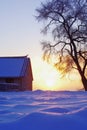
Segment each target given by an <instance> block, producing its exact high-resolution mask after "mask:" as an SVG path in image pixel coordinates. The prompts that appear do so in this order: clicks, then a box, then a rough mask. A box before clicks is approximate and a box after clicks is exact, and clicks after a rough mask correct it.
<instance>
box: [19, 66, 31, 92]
mask: <svg viewBox="0 0 87 130" xmlns="http://www.w3.org/2000/svg"><path fill="white" fill-rule="evenodd" d="M32 81H33V79H32V73H31V67H30V65H28V66H27V69H26V72H25V76H24V77H23V78H22V83H21V85H22V89H24V90H30V91H32Z"/></svg>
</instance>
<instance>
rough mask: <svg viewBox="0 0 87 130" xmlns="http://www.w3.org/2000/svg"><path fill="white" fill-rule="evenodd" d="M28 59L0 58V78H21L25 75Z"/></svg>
mask: <svg viewBox="0 0 87 130" xmlns="http://www.w3.org/2000/svg"><path fill="white" fill-rule="evenodd" d="M27 62H29V58H27V57H26V56H24V57H0V78H3V77H22V76H23V75H24V73H25V70H26V67H27Z"/></svg>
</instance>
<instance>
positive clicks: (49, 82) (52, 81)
mask: <svg viewBox="0 0 87 130" xmlns="http://www.w3.org/2000/svg"><path fill="white" fill-rule="evenodd" d="M45 82H46V86H47V87H48V88H49V89H53V88H54V86H55V84H56V80H55V79H53V78H49V79H47V80H46V81H45Z"/></svg>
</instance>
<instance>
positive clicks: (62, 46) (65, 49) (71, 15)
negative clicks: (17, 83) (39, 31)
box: [36, 0, 87, 91]
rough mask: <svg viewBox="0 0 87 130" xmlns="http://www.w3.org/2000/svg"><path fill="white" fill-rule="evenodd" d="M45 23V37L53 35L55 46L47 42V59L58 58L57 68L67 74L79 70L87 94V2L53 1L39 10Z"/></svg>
mask: <svg viewBox="0 0 87 130" xmlns="http://www.w3.org/2000/svg"><path fill="white" fill-rule="evenodd" d="M36 11H37V13H38V14H37V19H38V21H41V20H42V21H45V22H46V26H45V27H44V29H43V33H48V30H50V32H51V33H52V36H53V38H54V41H53V42H54V43H51V42H47V41H44V42H42V44H43V49H44V54H45V57H44V58H45V59H49V60H50V59H51V57H52V56H56V59H55V63H54V64H55V66H56V68H58V69H60V70H61V71H62V72H63V73H67V72H69V71H71V70H72V68H74V69H77V70H78V72H79V74H80V76H81V81H82V83H83V86H84V89H85V90H86V91H87V0H49V1H46V2H44V3H41V6H40V8H38V9H36Z"/></svg>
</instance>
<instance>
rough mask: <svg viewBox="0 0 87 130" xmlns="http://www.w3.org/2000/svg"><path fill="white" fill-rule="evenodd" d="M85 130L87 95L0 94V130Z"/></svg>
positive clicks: (57, 93)
mask: <svg viewBox="0 0 87 130" xmlns="http://www.w3.org/2000/svg"><path fill="white" fill-rule="evenodd" d="M11 129H12V130H77V129H78V130H86V129H87V92H83V91H79V92H69V91H60V92H51V91H33V92H0V130H11Z"/></svg>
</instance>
